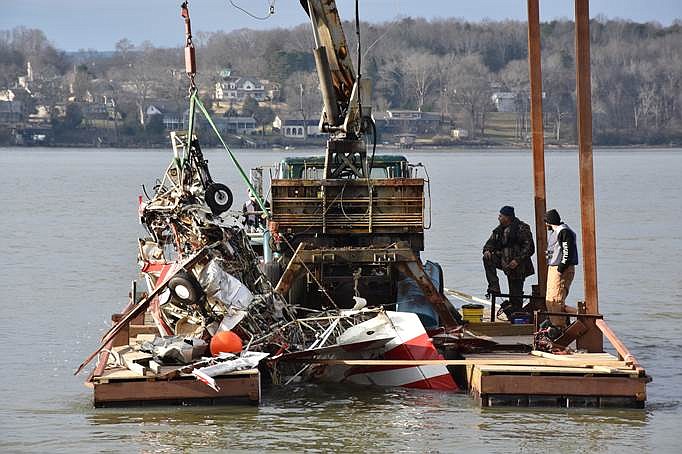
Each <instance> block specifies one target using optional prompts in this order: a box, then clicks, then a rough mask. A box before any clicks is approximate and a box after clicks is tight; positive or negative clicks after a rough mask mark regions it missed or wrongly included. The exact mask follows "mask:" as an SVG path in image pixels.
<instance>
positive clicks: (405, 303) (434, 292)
mask: <svg viewBox="0 0 682 454" xmlns="http://www.w3.org/2000/svg"><path fill="white" fill-rule="evenodd" d="M302 3H304V5H303V6H304V9H305V10H306V13H307V14H308V16H309V17H310V20H311V25H312V27H313V32H314V37H315V44H316V48H315V51H314V53H315V61H316V67H317V72H318V75H319V78H320V85H321V91H322V94H323V99H324V110H323V112H322V115H321V118H320V129H321V130H322V131H324V132H327V133H328V134H329V141H328V144H327V150H326V154H325V155H324V156H323V157H317V158H298V159H294V158H290V159H288V160H285V161H284V162H282V163H280V166H279V168H278V172H277V175H276V178H274V179H272V181H271V182H270V191H269V194H270V197H269V200H267V199H268V197H267V196H266V194H265V193H264V191H263V189H262V185H261V182H262V175H260V176H258V175H257V174H256V177H255V178H254V177H253V174H252V178H248V177H247V176H246V174H245V172H244V171H243V169H242V168H241V166H240V165H239V164H238V162H237V160H236V158H235V157H234V155H233V154H232V152H231V151H230V150H229V148H228V147H227V146H226V145H225V144H224V142H223V145H224V146H225V149H226V151H227V153H228V156H229V157H230V159H231V160H232V162H233V163H234V164H235V165H236V167H237V169H238V170H239V172H240V174H241V175H242V178H243V179H244V184H245V185H246V186H247V187H248V190H249V193H250V195H251V196H252V197H253V200H254V204H253V206H254V207H257V208H256V209H255V212H249V213H241V214H245V215H255V216H256V219H258V222H257V223H256V224H257V225H256V226H255V228H254V226H250V228H249V229H248V230H249V231H248V232H247V231H246V230H247V229H245V228H244V226H241V225H239V223H238V222H237V218H238V215H239V214H240V213H236V214H235V213H234V212H230V208H231V205H232V192H231V190H230V189H229V188H228V187H227V186H226V185H224V184H220V183H216V182H214V181H213V180H212V178H211V175H210V172H209V169H208V163H207V161H206V160H205V159H204V157H203V155H202V152H201V147H200V144H199V141H198V138H197V137H196V135H195V134H194V130H193V125H194V115H195V113H196V111H197V110H198V111H200V112H202V113H203V114H204V116H205V118H206V121H207V122H208V123H209V124H210V125H211V126H212V127H213V129H214V130H215V132H216V133H217V134H218V137H219V138H220V134H219V133H218V130H217V129H216V128H215V125H214V124H213V123H212V121H211V119H210V115H209V114H208V111H207V109H206V108H205V107H204V106H203V105H202V104H201V101H200V100H199V99H198V96H197V93H198V90H197V88H196V86H195V84H194V75H195V72H196V64H195V62H194V47H193V45H192V41H191V28H190V22H189V11H188V9H187V5H186V4H183V7H182V15H183V17H184V18H185V24H186V38H187V41H186V42H187V46H186V49H187V52H186V58H187V73H188V75H189V78H190V127H189V130H188V131H187V132H186V133H173V134H172V135H171V138H172V143H173V150H174V155H173V159H172V160H171V163H170V164H169V166H168V168H167V169H166V172H165V173H164V176H163V178H162V179H161V180H160V183H159V184H158V185H157V186H156V187H155V193H154V194H153V196H151V197H148V199H147V200H142V198H141V199H140V207H139V214H140V220H141V222H142V224H143V225H145V227H146V228H147V231H148V232H149V237H146V238H141V239H140V243H139V244H140V247H139V254H138V260H139V263H140V266H141V272H142V275H143V276H144V280H145V282H146V284H147V290H146V291H143V292H138V291H137V286H136V284H134V285H133V288H132V290H131V292H130V301H129V303H128V306H127V307H126V308H125V309H124V310H123V311H122V312H121V314H115V316H114V317H113V321H114V325H113V326H112V328H111V329H110V330H109V331H108V332H107V333H106V334H105V335H104V336H103V338H102V342H101V344H100V346H99V347H98V349H97V350H95V352H93V354H92V355H90V356H89V357H88V358H86V360H85V361H84V362H83V364H81V366H80V367H79V368H78V371H77V372H79V371H80V370H82V369H83V368H84V367H85V366H86V365H87V364H88V363H89V362H90V361H91V360H93V359H94V358H97V359H98V364H97V366H96V367H95V369H94V370H93V372H92V374H91V375H90V377H89V378H88V380H87V384H88V385H90V386H91V387H93V389H94V403H95V405H96V406H108V405H131V404H132V405H144V404H158V403H197V402H198V403H223V402H225V401H232V400H235V399H241V400H242V401H247V402H251V403H258V402H259V401H260V398H261V381H267V382H268V383H272V384H273V385H285V386H286V385H287V384H289V383H292V382H294V381H300V380H306V381H311V382H315V381H323V380H327V381H335V382H339V383H355V384H363V385H367V386H374V385H378V386H405V387H410V388H419V389H432V390H441V391H451V392H456V391H467V392H469V393H470V394H471V395H472V396H473V397H474V398H475V399H476V400H477V401H478V402H479V403H480V404H481V405H482V406H500V405H512V406H558V407H607V406H619V407H620V406H623V407H643V405H644V403H645V401H646V385H647V383H648V382H649V381H650V380H651V379H650V377H649V376H647V374H646V371H645V370H644V368H643V367H642V366H641V365H640V364H639V363H638V362H637V360H636V359H635V358H634V356H633V355H632V354H631V353H630V352H629V351H628V350H627V348H626V347H625V346H624V344H623V343H622V342H621V341H620V340H619V339H618V338H617V337H616V336H615V334H614V333H613V332H612V331H611V330H610V329H609V327H608V325H607V324H606V323H605V321H604V319H603V316H602V314H600V312H599V310H598V298H597V288H596V253H595V250H596V244H595V239H594V236H595V233H594V200H593V197H594V195H593V185H592V162H591V129H590V123H589V122H590V121H591V111H590V108H589V30H588V27H587V25H588V18H589V14H588V10H587V4H588V2H587V0H576V36H577V39H576V54H577V55H578V58H577V64H578V103H579V112H580V121H579V124H580V130H579V137H580V151H579V157H580V168H581V206H582V207H583V212H582V227H583V228H582V237H583V262H584V275H585V294H586V297H585V301H584V302H579V303H578V304H577V307H576V308H572V309H571V310H566V312H561V313H556V312H548V311H547V310H546V308H545V307H544V298H543V297H542V295H543V294H544V287H545V282H544V279H545V277H544V273H543V272H542V271H543V270H545V269H546V263H545V262H544V258H543V257H542V256H541V255H539V257H538V266H537V268H538V269H539V270H540V273H539V281H538V284H537V286H535V291H534V293H533V294H532V295H526V296H524V298H527V299H528V300H529V303H528V304H527V305H526V307H525V310H526V312H527V313H528V314H532V316H530V315H529V317H528V318H526V319H519V320H512V321H513V322H514V323H510V321H500V320H498V319H496V315H497V311H496V307H495V297H493V299H492V301H490V302H489V301H487V300H481V299H479V298H476V297H473V296H470V295H466V294H464V293H462V292H458V291H454V290H448V289H445V288H444V286H443V284H444V278H443V275H442V270H441V269H440V267H439V266H438V264H437V263H434V262H429V261H424V260H423V259H422V255H423V252H424V231H425V229H426V228H427V225H426V224H427V222H426V219H427V218H426V214H428V212H429V210H430V207H429V204H428V194H429V191H428V190H425V188H426V186H425V185H426V184H428V180H427V179H425V178H424V177H421V176H419V175H418V173H417V171H418V169H419V166H416V165H412V164H410V163H409V162H408V161H407V160H406V159H405V158H403V157H400V156H376V153H375V152H376V129H375V126H374V123H373V120H372V116H371V108H369V105H370V103H369V99H370V93H371V87H370V84H369V82H368V81H367V80H364V79H361V78H360V76H359V71H358V73H356V72H355V70H354V68H353V64H352V62H351V60H350V57H349V53H348V44H347V42H346V39H345V36H344V34H343V30H342V28H341V21H340V19H339V17H338V12H337V10H336V7H335V4H334V2H333V1H328V0H325V1H319V0H309V1H307V2H302ZM528 5H529V61H530V66H531V95H532V96H531V100H532V103H531V106H532V107H531V117H532V120H533V121H532V126H533V164H534V182H535V202H536V204H535V209H536V232H537V243H538V244H537V248H536V250H538V251H542V250H545V247H546V238H545V237H544V222H542V214H543V213H544V211H545V189H544V148H543V146H544V145H543V140H542V139H543V133H542V121H541V119H542V115H541V86H540V85H539V83H540V73H539V18H538V11H537V0H529V1H528ZM358 66H359V62H358ZM221 141H222V139H221ZM368 142H369V143H372V142H373V143H374V146H373V147H372V151H371V153H370V152H369V151H368V146H367V143H368ZM261 218H262V219H263V222H262V223H261V222H260V219H261ZM497 296H502V297H504V296H509V295H497ZM481 303H483V304H484V305H488V306H489V309H488V315H487V316H485V317H479V318H476V317H474V318H473V319H472V318H468V319H465V317H463V314H462V313H460V310H461V309H462V307H463V306H465V305H471V304H481ZM462 312H463V311H462ZM550 315H551V316H564V317H567V318H570V319H571V322H572V323H571V324H570V326H569V328H568V329H567V330H566V331H565V332H564V333H563V334H562V335H561V337H559V338H549V337H548V336H547V335H546V334H547V333H546V332H545V330H544V329H543V325H542V322H543V321H544V320H545V319H546V318H547V317H548V316H550ZM484 319H485V321H484ZM488 320H489V321H488ZM604 338H606V339H607V340H608V341H609V342H610V343H611V345H612V347H613V348H614V349H615V351H614V353H615V354H611V353H607V352H605V351H604V348H603V339H604ZM228 341H229V342H228ZM209 350H210V355H209ZM559 353H560V354H559Z"/></svg>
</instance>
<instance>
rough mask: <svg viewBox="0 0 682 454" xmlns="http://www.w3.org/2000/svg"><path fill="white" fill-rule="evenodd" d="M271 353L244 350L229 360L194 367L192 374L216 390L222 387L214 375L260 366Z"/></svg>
mask: <svg viewBox="0 0 682 454" xmlns="http://www.w3.org/2000/svg"><path fill="white" fill-rule="evenodd" d="M269 355H270V354H269V353H263V352H243V353H242V354H241V356H239V357H237V358H234V359H228V360H227V361H223V362H220V363H218V364H214V365H212V366H207V367H202V368H200V369H194V370H193V371H192V375H194V376H195V377H196V378H197V380H199V381H201V382H202V383H205V384H206V385H208V386H210V387H211V388H213V389H214V390H216V391H219V390H220V388H219V387H218V385H217V384H216V382H215V380H213V378H212V377H216V376H218V375H224V374H228V373H230V372H234V371H236V370H244V369H253V368H254V367H256V366H258V363H259V362H260V361H261V360H262V359H265V358H267V357H268V356H269Z"/></svg>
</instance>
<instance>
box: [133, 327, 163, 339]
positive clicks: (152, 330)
mask: <svg viewBox="0 0 682 454" xmlns="http://www.w3.org/2000/svg"><path fill="white" fill-rule="evenodd" d="M128 332H129V333H130V337H131V338H133V339H134V338H136V337H137V336H139V335H140V334H150V335H151V334H154V335H157V336H158V335H159V329H158V328H157V327H156V326H155V325H133V324H131V325H130V326H129V327H128Z"/></svg>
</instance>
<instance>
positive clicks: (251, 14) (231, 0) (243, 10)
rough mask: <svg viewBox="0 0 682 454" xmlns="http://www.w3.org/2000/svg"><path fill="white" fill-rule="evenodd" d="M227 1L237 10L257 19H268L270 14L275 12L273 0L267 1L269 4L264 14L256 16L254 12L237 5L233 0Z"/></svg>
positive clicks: (272, 14)
mask: <svg viewBox="0 0 682 454" xmlns="http://www.w3.org/2000/svg"><path fill="white" fill-rule="evenodd" d="M228 1H229V2H230V5H232V6H234V7H235V8H237V9H238V10H239V11H241V12H243V13H244V14H247V15H248V16H251V17H253V18H254V19H257V20H267V19H270V16H274V14H275V0H269V2H268V3H269V4H270V5H269V7H268V13H267V14H266V15H265V16H256V15H255V14H253V13H251V12H249V11H247V10H246V9H245V8H242V7H241V6H239V5H237V4H236V3H235V2H234V1H233V0H228Z"/></svg>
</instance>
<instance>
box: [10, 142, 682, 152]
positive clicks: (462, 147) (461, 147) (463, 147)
mask: <svg viewBox="0 0 682 454" xmlns="http://www.w3.org/2000/svg"><path fill="white" fill-rule="evenodd" d="M324 147H325V144H324V143H320V144H317V143H315V144H296V145H289V146H277V147H256V148H248V147H241V146H236V145H233V146H231V147H230V148H231V149H235V150H254V151H273V152H283V151H296V150H306V151H309V150H323V149H324ZM166 148H168V149H170V148H171V147H170V144H169V145H168V146H163V145H140V146H126V147H117V146H93V145H86V144H64V145H62V144H45V145H0V149H25V150H32V149H55V150H56V149H90V150H100V149H101V150H163V149H166ZM203 148H204V149H206V150H210V149H215V148H221V147H220V146H215V145H209V146H204V147H203ZM592 148H593V149H594V150H595V151H619V150H623V151H625V150H661V151H682V144H680V145H678V144H673V145H646V144H645V145H592ZM530 149H531V145H530V144H528V145H526V146H522V145H479V144H457V145H417V146H413V147H400V146H398V145H383V144H381V145H377V151H384V150H392V151H400V152H420V151H449V152H458V151H495V150H500V151H530ZM577 149H578V146H577V145H545V151H550V152H557V151H559V152H561V151H576V150H577ZM370 150H371V147H370Z"/></svg>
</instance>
